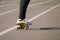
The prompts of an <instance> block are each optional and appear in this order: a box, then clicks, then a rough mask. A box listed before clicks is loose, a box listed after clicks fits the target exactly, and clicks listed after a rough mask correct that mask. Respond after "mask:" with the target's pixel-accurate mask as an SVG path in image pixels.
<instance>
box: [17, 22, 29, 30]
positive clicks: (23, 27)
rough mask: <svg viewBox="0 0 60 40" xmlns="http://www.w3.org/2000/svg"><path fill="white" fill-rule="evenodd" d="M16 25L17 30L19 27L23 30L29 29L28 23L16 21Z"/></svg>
mask: <svg viewBox="0 0 60 40" xmlns="http://www.w3.org/2000/svg"><path fill="white" fill-rule="evenodd" d="M16 25H17V30H19V29H24V30H27V29H29V25H28V24H26V23H18V24H16Z"/></svg>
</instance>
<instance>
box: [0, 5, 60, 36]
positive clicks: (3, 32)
mask: <svg viewBox="0 0 60 40" xmlns="http://www.w3.org/2000/svg"><path fill="white" fill-rule="evenodd" d="M59 6H60V4H58V5H55V6H53V7H51V8H50V9H48V10H46V11H44V12H42V13H40V14H38V15H36V16H35V17H33V18H31V19H29V20H28V21H33V20H35V19H37V18H38V17H40V16H42V15H44V14H46V13H47V12H50V11H51V10H53V9H55V8H57V7H59ZM15 28H16V26H13V27H11V28H9V29H6V30H4V31H2V32H0V36H2V35H4V34H6V33H8V32H10V31H12V30H14V29H15Z"/></svg>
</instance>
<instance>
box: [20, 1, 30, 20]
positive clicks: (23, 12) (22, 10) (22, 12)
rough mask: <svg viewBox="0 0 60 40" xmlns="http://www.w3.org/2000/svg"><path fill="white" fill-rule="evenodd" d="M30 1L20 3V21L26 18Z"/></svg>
mask: <svg viewBox="0 0 60 40" xmlns="http://www.w3.org/2000/svg"><path fill="white" fill-rule="evenodd" d="M29 2H30V0H21V1H20V13H19V19H21V20H23V19H25V18H26V10H27V6H28V4H29Z"/></svg>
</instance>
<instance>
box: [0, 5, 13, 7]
mask: <svg viewBox="0 0 60 40" xmlns="http://www.w3.org/2000/svg"><path fill="white" fill-rule="evenodd" d="M9 5H12V4H6V5H1V6H0V7H5V6H9Z"/></svg>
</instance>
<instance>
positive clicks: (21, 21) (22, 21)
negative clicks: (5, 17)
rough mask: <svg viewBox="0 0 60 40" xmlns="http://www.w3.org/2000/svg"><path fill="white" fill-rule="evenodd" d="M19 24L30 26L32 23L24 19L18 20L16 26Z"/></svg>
mask: <svg viewBox="0 0 60 40" xmlns="http://www.w3.org/2000/svg"><path fill="white" fill-rule="evenodd" d="M20 23H25V24H28V25H32V23H31V22H29V21H28V20H26V19H24V20H21V19H18V20H17V23H16V25H20Z"/></svg>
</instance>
